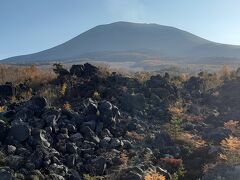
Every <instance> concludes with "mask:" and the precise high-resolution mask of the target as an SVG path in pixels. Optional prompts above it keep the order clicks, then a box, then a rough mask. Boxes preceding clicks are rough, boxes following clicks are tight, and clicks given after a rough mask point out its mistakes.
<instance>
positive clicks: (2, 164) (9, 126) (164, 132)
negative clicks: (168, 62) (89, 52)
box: [0, 64, 240, 180]
mask: <svg viewBox="0 0 240 180" xmlns="http://www.w3.org/2000/svg"><path fill="white" fill-rule="evenodd" d="M54 70H55V72H56V74H57V75H58V77H57V78H56V79H54V80H53V81H50V82H48V84H41V85H38V86H36V85H35V86H34V87H29V85H26V84H17V85H13V84H11V83H9V82H8V83H6V84H5V85H0V97H1V106H0V107H1V109H0V110H1V114H0V151H1V153H0V180H2V179H3V180H10V179H19V180H20V179H32V180H37V179H40V180H42V179H53V180H62V179H63V180H64V179H67V180H82V179H83V180H92V179H110V180H141V179H145V180H155V179H156V180H158V179H160V180H162V179H199V178H201V179H205V180H211V179H228V180H231V179H236V178H237V177H239V174H240V171H239V165H238V163H239V162H240V153H239V149H240V140H239V139H238V138H239V134H240V133H239V132H240V131H239V121H238V119H239V118H240V117H239V116H240V114H239V111H238V110H239V107H240V100H239V97H240V95H239V91H238V89H239V88H240V79H239V78H238V77H237V76H234V77H231V78H230V77H228V78H226V77H223V78H224V79H223V80H221V82H220V83H217V80H219V81H220V79H219V78H218V79H215V78H216V76H214V75H209V74H208V75H203V74H200V75H199V76H198V77H191V78H188V79H182V78H180V77H170V76H169V75H168V74H167V73H166V74H165V76H160V75H154V76H151V77H149V78H146V79H144V80H142V79H141V80H139V79H140V78H133V77H128V76H124V75H121V74H118V73H114V72H103V71H102V70H101V69H99V68H96V67H94V66H92V65H90V64H84V65H73V66H72V67H71V69H70V70H69V71H68V70H66V69H63V68H62V66H60V65H56V67H55V69H54ZM211 83H213V84H215V86H212V84H211ZM210 85H211V86H210ZM53 88H55V90H54V91H53ZM47 89H51V91H47V93H46V92H45V93H43V91H44V90H45V91H46V90H47ZM26 94H27V95H28V96H26ZM13 97H14V100H13ZM53 97H54V98H53ZM229 154H230V155H229Z"/></svg>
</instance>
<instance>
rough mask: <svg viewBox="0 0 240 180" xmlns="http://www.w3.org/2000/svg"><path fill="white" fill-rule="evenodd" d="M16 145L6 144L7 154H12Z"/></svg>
mask: <svg viewBox="0 0 240 180" xmlns="http://www.w3.org/2000/svg"><path fill="white" fill-rule="evenodd" d="M16 149H17V148H16V147H15V146H13V145H8V146H7V152H8V154H14V153H15V151H16Z"/></svg>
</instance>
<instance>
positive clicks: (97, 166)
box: [90, 156, 107, 175]
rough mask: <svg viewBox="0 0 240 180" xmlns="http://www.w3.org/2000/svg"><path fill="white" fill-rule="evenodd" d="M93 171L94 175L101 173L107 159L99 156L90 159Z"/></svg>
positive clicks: (104, 168)
mask: <svg viewBox="0 0 240 180" xmlns="http://www.w3.org/2000/svg"><path fill="white" fill-rule="evenodd" d="M90 168H92V169H93V171H95V173H96V175H103V174H104V172H105V170H106V168H107V160H106V159H105V158H104V157H102V156H99V157H97V158H95V159H92V160H91V167H90Z"/></svg>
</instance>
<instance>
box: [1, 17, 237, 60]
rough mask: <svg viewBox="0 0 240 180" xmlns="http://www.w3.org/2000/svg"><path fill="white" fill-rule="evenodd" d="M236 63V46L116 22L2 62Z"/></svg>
mask: <svg viewBox="0 0 240 180" xmlns="http://www.w3.org/2000/svg"><path fill="white" fill-rule="evenodd" d="M218 58H219V59H220V60H219V61H220V62H231V61H233V62H239V59H240V47H239V46H233V45H225V44H219V43H215V42H211V41H208V40H205V39H203V38H200V37H198V36H195V35H193V34H191V33H188V32H186V31H183V30H180V29H177V28H174V27H169V26H162V25H157V24H138V23H129V22H116V23H112V24H106V25H100V26H96V27H94V28H92V29H90V30H88V31H86V32H84V33H82V34H80V35H79V36H77V37H75V38H73V39H71V40H69V41H67V42H65V43H63V44H61V45H58V46H56V47H53V48H51V49H47V50H45V51H41V52H38V53H34V54H29V55H23V56H17V57H11V58H8V59H5V60H3V61H2V62H5V63H39V62H49V61H66V62H68V61H91V60H98V61H109V62H113V61H121V62H124V61H132V62H140V61H143V60H149V59H155V60H162V59H164V60H174V61H176V62H189V61H190V62H192V63H201V61H203V62H204V63H205V62H209V63H211V61H212V62H213V63H216V59H218Z"/></svg>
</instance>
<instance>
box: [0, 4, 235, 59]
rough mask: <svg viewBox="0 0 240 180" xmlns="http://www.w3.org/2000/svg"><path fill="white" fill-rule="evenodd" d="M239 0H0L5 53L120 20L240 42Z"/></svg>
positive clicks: (1, 51)
mask: <svg viewBox="0 0 240 180" xmlns="http://www.w3.org/2000/svg"><path fill="white" fill-rule="evenodd" d="M239 8H240V1H239V0H0V59H3V58H7V57H10V56H16V55H22V54H28V53H33V52H38V51H41V50H45V49H48V48H50V47H54V46H56V45H58V44H60V43H63V42H65V41H67V40H69V39H71V38H73V37H75V36H77V35H79V34H80V33H82V32H84V31H86V30H88V29H89V28H92V27H94V26H96V25H99V24H106V23H111V22H115V21H130V22H144V23H157V24H162V25H169V26H174V27H177V28H180V29H183V30H187V31H189V32H192V33H194V34H196V35H198V36H201V37H204V38H206V39H209V40H212V41H216V42H221V43H227V44H238V45H240V21H239V20H240V10H239Z"/></svg>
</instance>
